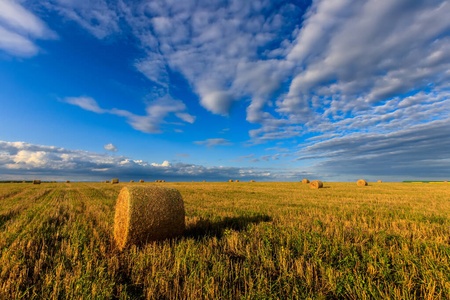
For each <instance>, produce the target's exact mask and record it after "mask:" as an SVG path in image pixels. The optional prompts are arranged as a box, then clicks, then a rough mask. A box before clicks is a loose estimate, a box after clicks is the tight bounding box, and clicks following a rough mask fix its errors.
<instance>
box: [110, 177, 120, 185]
mask: <svg viewBox="0 0 450 300" xmlns="http://www.w3.org/2000/svg"><path fill="white" fill-rule="evenodd" d="M117 183H119V179H118V178H113V179H111V184H117Z"/></svg>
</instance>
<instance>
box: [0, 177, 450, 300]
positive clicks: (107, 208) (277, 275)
mask: <svg viewBox="0 0 450 300" xmlns="http://www.w3.org/2000/svg"><path fill="white" fill-rule="evenodd" d="M127 185H162V186H167V187H173V188H176V189H178V190H179V191H180V192H181V195H182V196H183V198H184V203H185V209H186V224H187V229H186V231H185V232H184V234H183V235H182V236H180V237H179V238H176V239H172V240H165V241H162V242H152V243H148V244H145V245H142V246H139V247H136V246H132V247H129V248H127V249H125V250H124V251H123V252H120V251H118V250H117V249H116V247H115V244H114V238H113V224H114V206H115V202H116V199H117V196H118V193H119V191H120V189H121V188H122V187H124V186H127ZM0 249H1V256H0V298H1V299H16V298H24V299H30V298H39V299H41V298H44V299H50V298H59V299H64V298H75V299H81V298H94V299H109V298H120V299H141V298H144V299H145V298H148V299H342V298H344V299H450V184H448V183H369V186H366V187H360V186H357V185H356V183H328V182H325V183H324V188H322V189H318V190H314V189H310V188H309V185H307V184H302V183H300V182H290V183H258V182H255V183H249V182H239V183H236V182H233V183H229V182H223V183H222V182H221V183H208V182H206V183H203V182H201V183H200V182H198V183H197V182H195V183H194V182H193V183H170V182H166V183H119V184H115V185H111V184H106V183H42V184H40V185H33V184H30V183H15V184H13V183H11V184H0Z"/></svg>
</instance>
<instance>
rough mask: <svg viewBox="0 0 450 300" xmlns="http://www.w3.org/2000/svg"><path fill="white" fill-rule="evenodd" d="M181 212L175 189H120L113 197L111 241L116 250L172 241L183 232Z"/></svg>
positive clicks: (181, 203)
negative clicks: (152, 242) (130, 246)
mask: <svg viewBox="0 0 450 300" xmlns="http://www.w3.org/2000/svg"><path fill="white" fill-rule="evenodd" d="M184 219H185V210H184V203H183V198H182V197H181V194H180V192H179V191H178V190H176V189H171V188H164V187H159V186H147V187H144V186H132V187H131V186H129V187H124V188H123V189H122V190H121V191H120V194H119V197H118V198H117V203H116V212H115V217H114V239H115V241H116V244H117V246H118V248H119V249H123V248H125V247H127V246H129V245H132V244H136V245H139V244H143V243H146V242H148V241H155V240H162V239H166V238H172V237H175V236H178V235H180V234H182V233H183V231H184V229H185V220H184Z"/></svg>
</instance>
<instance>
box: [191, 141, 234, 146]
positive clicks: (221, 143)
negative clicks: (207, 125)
mask: <svg viewBox="0 0 450 300" xmlns="http://www.w3.org/2000/svg"><path fill="white" fill-rule="evenodd" d="M194 143H195V144H197V145H206V146H207V147H210V148H212V147H215V146H230V145H233V143H230V141H229V140H226V139H207V140H205V141H195V142H194Z"/></svg>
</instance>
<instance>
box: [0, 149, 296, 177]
mask: <svg viewBox="0 0 450 300" xmlns="http://www.w3.org/2000/svg"><path fill="white" fill-rule="evenodd" d="M295 174H297V173H295ZM290 176H295V175H294V174H290V173H288V174H287V175H286V174H276V173H273V172H271V171H268V170H258V169H248V168H233V167H222V166H220V167H205V166H201V165H194V164H185V163H170V162H169V161H167V160H165V161H163V162H162V163H161V164H158V163H148V162H146V161H142V160H133V159H131V158H128V157H125V156H109V155H107V154H100V153H95V152H89V151H83V150H69V149H64V148H59V147H54V146H42V145H34V144H29V143H25V142H5V141H0V179H2V180H6V179H12V178H19V179H22V180H23V179H33V178H36V177H39V178H42V179H43V180H67V179H77V180H83V181H86V180H95V181H97V180H104V179H105V177H106V178H120V179H124V180H125V179H126V180H129V179H136V178H139V179H145V180H154V179H161V178H164V179H166V180H172V181H190V180H206V179H207V180H210V181H213V180H214V181H225V180H228V179H229V178H240V179H242V180H250V179H259V180H276V179H277V178H287V177H289V178H290Z"/></svg>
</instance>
